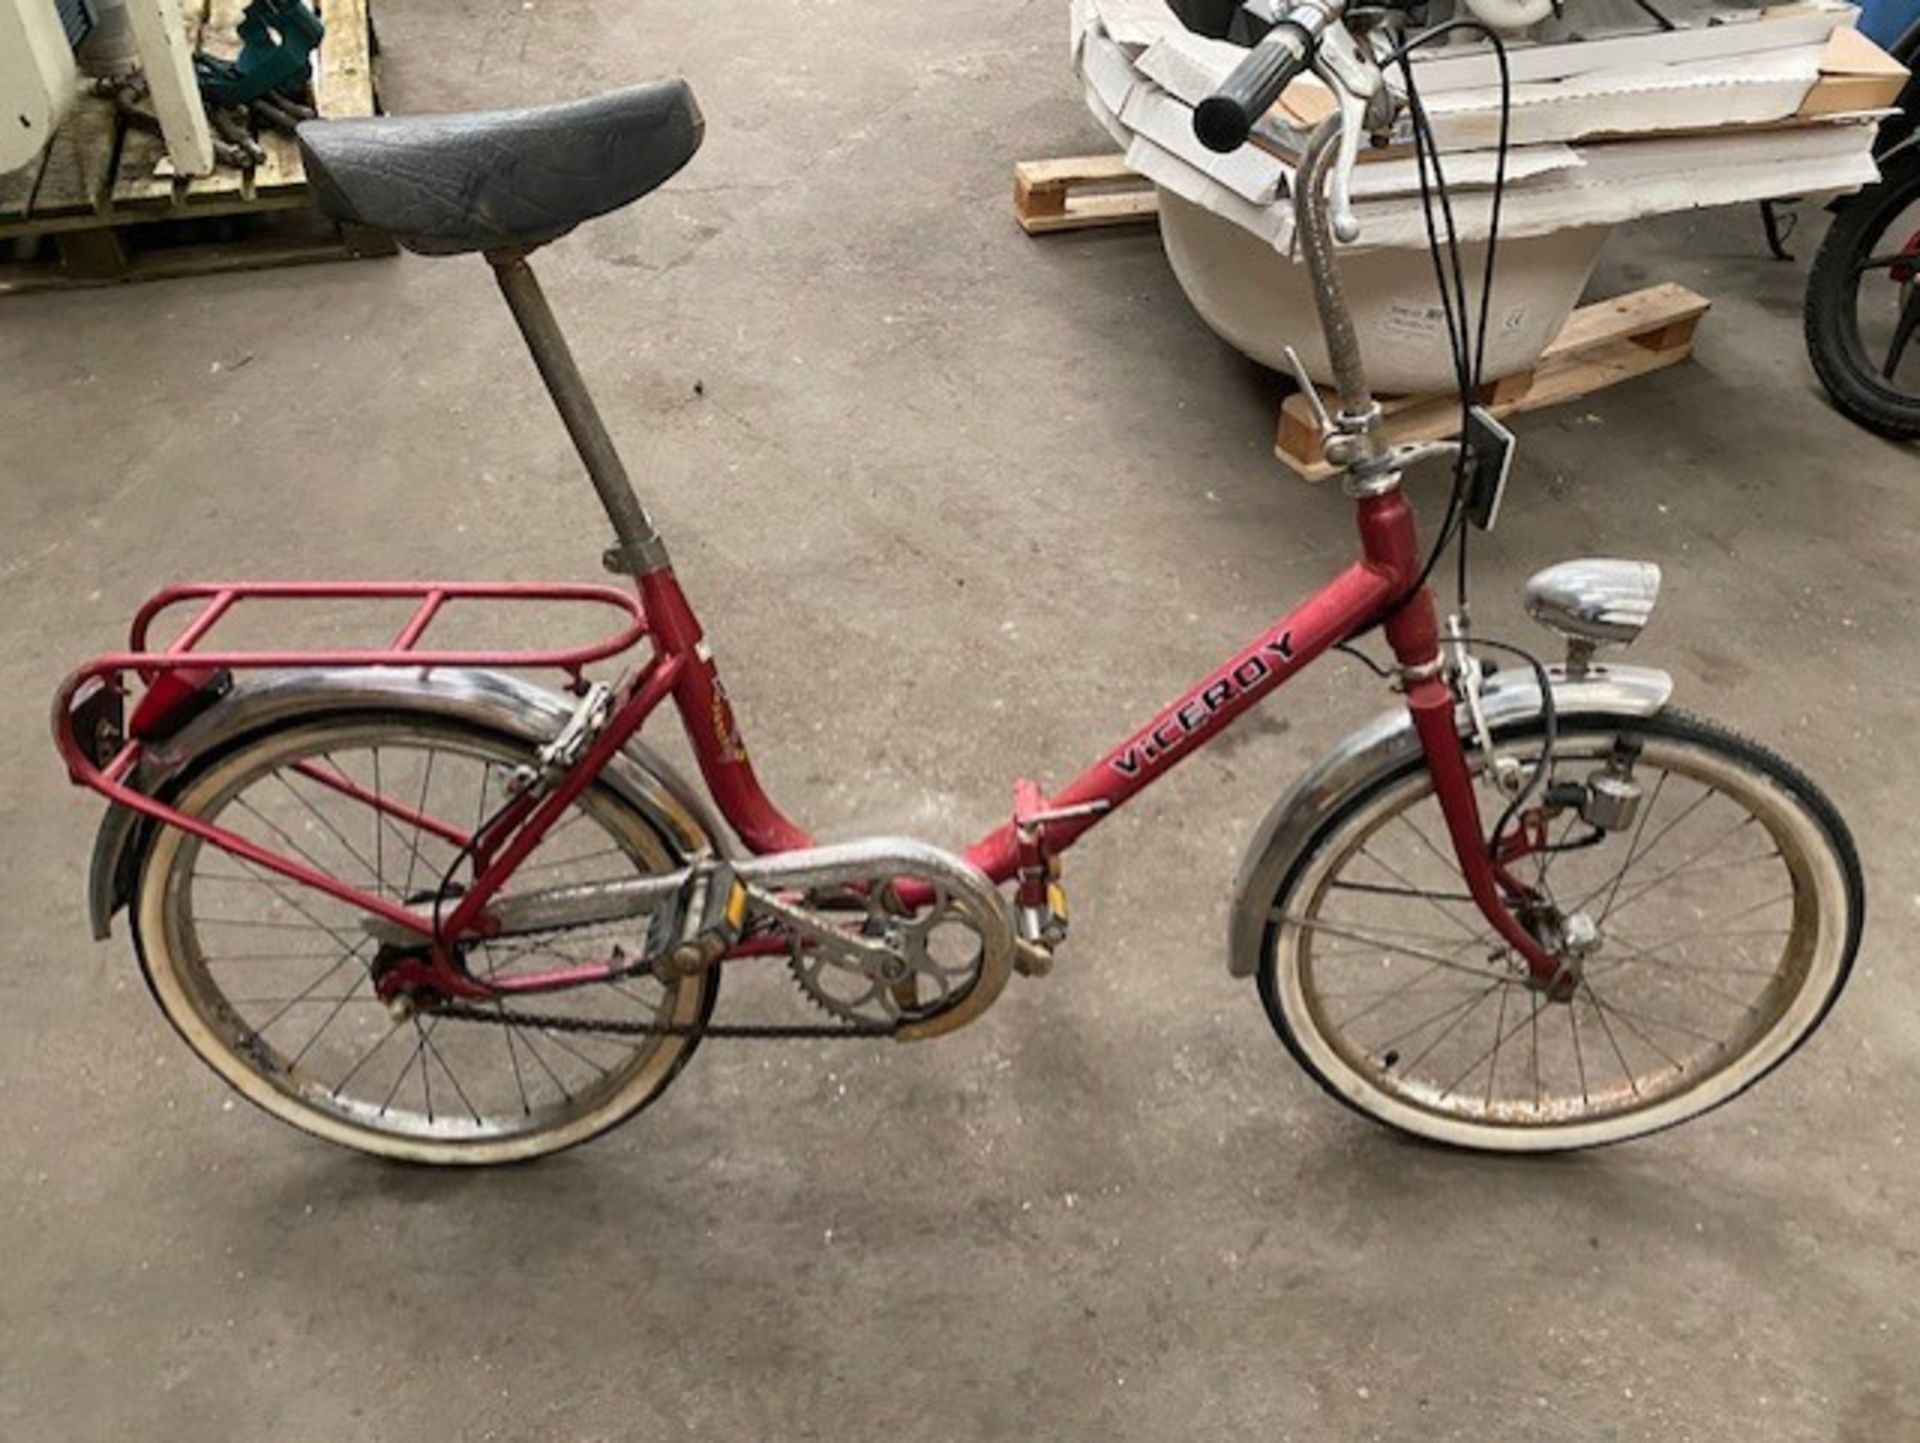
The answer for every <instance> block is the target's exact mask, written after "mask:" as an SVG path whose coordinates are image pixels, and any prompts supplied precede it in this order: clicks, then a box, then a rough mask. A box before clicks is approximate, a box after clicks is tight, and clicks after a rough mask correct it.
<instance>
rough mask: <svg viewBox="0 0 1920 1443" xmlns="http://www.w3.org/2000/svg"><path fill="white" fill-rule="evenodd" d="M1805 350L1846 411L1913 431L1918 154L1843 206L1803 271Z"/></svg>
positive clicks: (1909, 435) (1917, 360) (1879, 426)
mask: <svg viewBox="0 0 1920 1443" xmlns="http://www.w3.org/2000/svg"><path fill="white" fill-rule="evenodd" d="M1806 332H1807V353H1808V355H1809V357H1810V358H1811V359H1812V361H1813V369H1814V370H1815V372H1817V373H1818V374H1819V377H1820V382H1821V384H1822V385H1824V386H1825V387H1826V388H1827V393H1828V394H1829V395H1830V396H1832V397H1833V402H1834V404H1835V405H1836V406H1838V407H1839V408H1840V409H1841V410H1842V411H1843V412H1845V413H1846V415H1847V416H1848V417H1850V418H1851V419H1852V420H1854V421H1857V422H1859V423H1860V424H1861V425H1862V426H1865V427H1867V428H1868V429H1869V430H1872V431H1877V432H1879V433H1880V434H1881V435H1883V436H1889V437H1892V438H1893V439H1895V440H1911V439H1913V438H1914V437H1917V436H1920V345H1916V344H1915V341H1916V339H1917V338H1920V152H1915V151H1907V152H1904V153H1903V154H1901V155H1898V156H1895V157H1894V158H1893V159H1892V160H1890V161H1888V162H1887V165H1886V170H1885V174H1884V177H1883V178H1882V180H1881V181H1880V182H1879V184H1877V185H1870V186H1868V187H1867V188H1866V189H1865V190H1863V191H1861V192H1860V193H1859V194H1858V195H1856V196H1853V197H1851V198H1850V199H1848V200H1846V201H1845V202H1843V203H1842V205H1841V207H1840V209H1839V211H1838V213H1837V214H1836V215H1835V216H1834V219H1833V225H1832V227H1831V228H1830V229H1829V230H1828V231H1827V235H1826V239H1825V240H1823V241H1822V242H1821V244H1820V251H1819V254H1818V255H1816V256H1815V257H1814V262H1813V269H1812V271H1811V273H1810V274H1809V275H1808V277H1807V301H1806Z"/></svg>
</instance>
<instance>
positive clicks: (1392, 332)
mask: <svg viewBox="0 0 1920 1443" xmlns="http://www.w3.org/2000/svg"><path fill="white" fill-rule="evenodd" d="M1527 311H1528V307H1526V306H1524V305H1522V306H1515V307H1513V308H1512V309H1511V310H1509V311H1507V312H1506V313H1505V314H1503V315H1497V316H1494V317H1493V318H1492V319H1493V328H1494V331H1495V334H1497V335H1502V336H1511V335H1516V334H1518V332H1519V331H1520V328H1521V327H1522V326H1524V325H1525V324H1526V323H1527ZM1477 324H1478V317H1477V314H1470V315H1469V317H1468V322H1467V325H1468V329H1469V333H1471V331H1472V329H1473V328H1474V327H1475V326H1476V325H1477ZM1379 329H1380V333H1381V334H1382V335H1386V336H1394V337H1397V338H1398V339H1400V340H1403V341H1431V340H1438V339H1441V338H1444V337H1445V335H1446V334H1447V313H1446V312H1445V311H1444V310H1442V309H1441V308H1440V304H1439V302H1437V301H1434V302H1423V301H1389V302H1388V303H1387V308H1386V310H1385V311H1384V312H1383V313H1382V314H1381V316H1380V325H1379Z"/></svg>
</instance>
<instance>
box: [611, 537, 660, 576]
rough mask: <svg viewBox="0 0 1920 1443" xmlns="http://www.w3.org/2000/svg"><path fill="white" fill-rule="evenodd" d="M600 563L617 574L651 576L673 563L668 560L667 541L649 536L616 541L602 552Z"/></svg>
mask: <svg viewBox="0 0 1920 1443" xmlns="http://www.w3.org/2000/svg"><path fill="white" fill-rule="evenodd" d="M600 564H601V566H603V567H605V568H606V569H607V570H608V571H611V572H612V573H613V574H614V575H615V576H651V575H653V573H654V572H656V571H665V570H666V569H667V567H668V566H670V565H671V564H672V563H671V562H670V561H668V560H667V543H666V542H665V541H662V540H661V539H660V538H659V537H658V536H649V537H648V538H647V539H646V540H644V541H635V542H631V543H629V542H624V541H616V542H614V544H613V545H611V546H609V547H608V548H607V549H606V550H605V551H603V552H601V553H600Z"/></svg>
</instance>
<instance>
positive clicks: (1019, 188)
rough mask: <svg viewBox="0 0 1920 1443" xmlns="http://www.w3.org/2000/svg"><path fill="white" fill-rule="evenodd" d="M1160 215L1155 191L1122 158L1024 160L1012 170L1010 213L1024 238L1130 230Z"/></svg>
mask: <svg viewBox="0 0 1920 1443" xmlns="http://www.w3.org/2000/svg"><path fill="white" fill-rule="evenodd" d="M1159 213H1160V202H1159V197H1158V196H1157V195H1156V194H1155V193H1154V189H1153V186H1152V185H1151V184H1150V183H1149V182H1148V181H1147V180H1146V179H1145V178H1144V177H1143V176H1141V175H1140V174H1138V173H1137V172H1136V171H1134V170H1133V169H1132V168H1131V167H1129V166H1128V165H1127V162H1126V159H1125V158H1124V157H1122V156H1118V155H1081V156H1073V157H1071V158H1069V159H1066V160H1023V161H1021V162H1020V163H1019V164H1017V165H1015V166H1014V168H1013V214H1014V217H1015V218H1016V219H1017V220H1018V221H1019V222H1020V227H1021V229H1022V230H1024V231H1026V233H1027V234H1028V235H1045V234H1047V233H1048V232H1050V231H1057V230H1086V229H1088V228H1090V227H1093V226H1107V225H1134V224H1137V223H1139V222H1142V221H1150V220H1152V219H1153V218H1154V217H1155V216H1157V215H1158V214H1159Z"/></svg>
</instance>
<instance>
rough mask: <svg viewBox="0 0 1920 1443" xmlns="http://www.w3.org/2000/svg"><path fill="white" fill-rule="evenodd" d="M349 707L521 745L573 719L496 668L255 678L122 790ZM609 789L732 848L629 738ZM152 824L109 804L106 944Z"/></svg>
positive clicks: (148, 761)
mask: <svg viewBox="0 0 1920 1443" xmlns="http://www.w3.org/2000/svg"><path fill="white" fill-rule="evenodd" d="M356 710H379V711H401V712H413V713H417V714H420V715H423V716H434V717H441V718H446V719H450V720H454V721H462V722H468V723H471V724H473V725H475V726H479V727H483V728H487V729H489V730H493V731H498V732H501V733H504V734H506V735H508V736H511V737H517V738H520V739H521V740H524V741H529V742H534V743H541V742H545V741H548V740H550V739H551V738H552V737H553V735H554V734H555V733H556V732H558V731H559V730H560V728H561V727H562V726H564V725H566V722H567V719H568V718H569V717H571V716H572V715H573V703H572V702H571V701H569V700H568V699H567V698H566V697H564V696H562V695H560V694H559V693H557V692H552V691H549V690H547V689H546V688H544V687H539V686H534V685H532V684H531V683H529V682H525V681H522V680H520V678H518V677H515V676H509V675H507V674H505V673H503V672H494V671H466V670H458V669H448V670H435V671H433V672H432V673H430V674H428V675H425V676H423V675H421V673H420V672H418V671H415V670H405V671H402V670H397V669H394V668H390V667H378V668H375V667H369V668H365V669H360V670H346V671H281V672H263V673H260V674H258V675H257V676H254V677H252V678H248V679H246V680H242V681H239V682H237V683H236V684H235V686H234V688H233V690H232V691H231V692H229V693H228V694H227V695H226V696H225V697H223V698H222V699H221V700H220V701H219V702H218V703H217V704H216V705H214V706H213V707H211V708H209V709H208V710H207V711H206V712H205V713H204V714H202V715H201V716H198V717H196V718H194V720H193V721H192V722H190V723H189V724H188V725H186V726H185V727H183V728H181V730H180V731H179V733H178V734H177V735H175V736H172V737H169V738H168V739H167V740H166V741H165V742H162V743H157V744H155V745H154V746H152V747H150V748H149V749H148V751H147V754H146V755H145V756H144V757H143V758H142V759H141V762H140V765H139V767H138V768H136V769H135V771H134V774H133V776H132V777H131V778H129V784H130V785H132V786H134V787H136V788H138V789H139V790H140V791H143V792H146V793H149V794H152V793H154V792H156V791H159V790H161V789H163V788H165V787H166V786H167V784H168V783H169V782H171V781H172V780H173V779H174V778H176V777H178V776H180V775H181V774H182V773H184V772H186V771H187V770H189V769H190V768H191V767H192V766H193V764H194V763H195V762H196V761H197V760H198V759H200V758H202V757H206V756H210V755H212V754H214V753H216V752H218V751H221V750H223V749H224V748H226V747H228V746H230V745H231V744H233V743H234V742H236V741H238V740H240V739H241V738H242V737H244V736H247V735H249V734H251V733H253V732H257V731H259V730H261V729H262V728H265V727H268V726H272V725H275V724H278V723H284V722H288V721H291V720H294V719H296V718H298V717H300V716H303V715H306V714H308V713H317V712H338V711H356ZM605 780H606V783H607V785H609V786H611V787H612V788H613V789H614V791H616V792H617V793H619V794H620V796H621V797H623V798H624V799H625V800H626V801H628V802H630V803H632V804H633V805H634V806H635V807H636V808H638V809H639V810H640V812H641V813H642V814H643V815H645V816H646V818H647V820H648V821H650V822H652V823H653V824H654V826H655V827H656V828H658V830H659V832H660V835H661V837H662V838H663V839H665V841H666V842H667V843H668V845H669V846H671V847H673V848H674V849H676V850H677V851H679V852H680V853H681V854H682V855H683V856H685V857H689V858H690V857H697V856H700V855H701V854H703V853H720V854H727V853H730V852H731V851H732V850H733V849H732V847H731V845H730V843H729V841H728V835H729V834H728V833H727V831H726V829H725V828H724V827H722V826H720V825H719V823H718V822H717V821H716V820H715V819H714V817H713V815H712V813H711V812H710V811H709V810H708V808H707V806H706V804H705V803H704V802H703V801H702V800H701V798H700V796H699V794H698V793H697V792H695V791H694V790H693V788H691V787H690V786H688V785H687V783H686V782H685V781H683V780H682V779H681V778H680V777H679V776H678V775H677V774H676V773H675V771H674V769H673V768H672V767H671V766H670V765H669V764H668V763H667V762H665V761H663V760H662V759H661V758H660V757H658V756H656V755H655V754H654V753H653V752H652V750H651V749H649V748H647V747H645V746H642V745H641V744H640V743H639V742H638V741H637V740H635V741H631V742H628V743H627V745H626V747H625V748H624V749H623V751H622V752H621V754H620V755H619V756H618V757H616V758H615V759H614V761H613V763H612V765H610V766H609V767H608V768H607V770H606V772H605ZM152 825H154V823H151V822H149V821H148V820H147V819H146V818H144V817H142V816H140V815H139V814H138V813H137V812H131V811H128V810H127V809H126V808H124V807H110V808H108V810H107V815H106V817H105V818H104V819H102V821H101V823H100V831H99V833H98V834H97V835H96V836H95V838H94V845H93V868H92V874H91V876H90V877H89V879H88V884H87V911H88V914H89V916H90V918H91V920H92V923H93V935H94V936H95V937H98V938H104V937H106V936H108V935H109V933H110V931H111V924H112V921H113V916H114V914H115V913H116V912H118V911H119V910H120V909H121V908H122V907H124V906H126V905H127V903H128V901H129V900H130V899H131V898H132V895H133V888H134V884H135V883H136V881H137V880H138V878H137V871H138V865H139V857H140V851H141V848H140V846H139V840H140V838H141V837H142V836H143V835H144V833H145V829H146V828H147V827H149V826H152Z"/></svg>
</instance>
